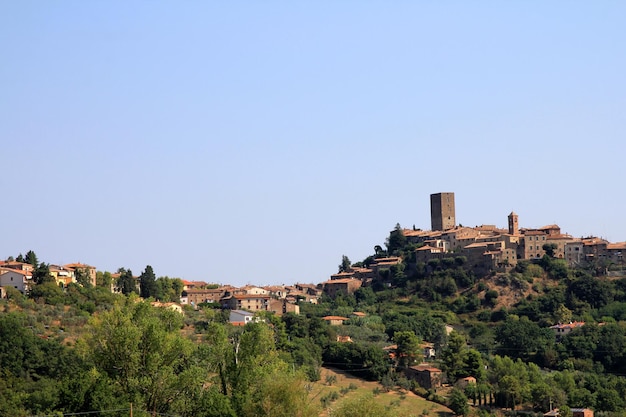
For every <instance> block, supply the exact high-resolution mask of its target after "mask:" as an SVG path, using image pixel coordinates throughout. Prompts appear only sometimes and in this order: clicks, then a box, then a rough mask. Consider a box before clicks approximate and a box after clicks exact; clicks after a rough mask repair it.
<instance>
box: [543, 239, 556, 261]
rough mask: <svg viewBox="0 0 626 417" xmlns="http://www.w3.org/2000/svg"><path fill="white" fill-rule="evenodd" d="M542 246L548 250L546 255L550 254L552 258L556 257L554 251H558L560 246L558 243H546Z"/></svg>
mask: <svg viewBox="0 0 626 417" xmlns="http://www.w3.org/2000/svg"><path fill="white" fill-rule="evenodd" d="M541 248H542V249H543V250H544V251H545V252H546V255H548V256H549V257H550V258H554V252H555V251H556V249H557V248H558V246H557V245H556V243H545V244H544V245H543V246H542V247H541Z"/></svg>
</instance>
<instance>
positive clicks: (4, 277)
mask: <svg viewBox="0 0 626 417" xmlns="http://www.w3.org/2000/svg"><path fill="white" fill-rule="evenodd" d="M32 284H33V276H32V274H31V273H30V272H29V271H24V270H21V269H3V268H0V286H1V287H13V288H15V289H16V290H18V291H19V292H21V293H22V294H28V292H29V291H30V288H31V286H32Z"/></svg>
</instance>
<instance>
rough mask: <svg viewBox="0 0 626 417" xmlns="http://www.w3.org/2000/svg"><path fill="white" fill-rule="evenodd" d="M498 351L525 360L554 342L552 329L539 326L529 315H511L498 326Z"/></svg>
mask: <svg viewBox="0 0 626 417" xmlns="http://www.w3.org/2000/svg"><path fill="white" fill-rule="evenodd" d="M496 342H498V344H499V347H498V349H497V352H499V353H500V354H503V355H509V356H511V357H514V358H521V359H524V360H528V359H530V358H531V357H532V356H533V355H534V354H536V353H537V351H539V350H540V349H545V348H546V347H547V346H549V345H550V344H552V343H553V342H554V334H553V333H552V331H551V330H550V329H547V328H542V327H539V325H538V324H537V323H534V322H532V321H530V320H529V319H528V318H527V317H521V318H517V317H515V316H509V317H508V318H507V319H506V320H505V321H504V322H503V323H501V324H500V325H498V326H497V327H496Z"/></svg>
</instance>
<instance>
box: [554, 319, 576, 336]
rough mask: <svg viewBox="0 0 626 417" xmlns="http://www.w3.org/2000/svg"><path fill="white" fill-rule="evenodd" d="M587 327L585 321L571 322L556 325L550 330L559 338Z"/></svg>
mask: <svg viewBox="0 0 626 417" xmlns="http://www.w3.org/2000/svg"><path fill="white" fill-rule="evenodd" d="M584 325H585V322H584V321H571V322H569V323H565V324H561V323H559V324H555V325H554V326H550V329H552V331H553V332H554V334H555V335H556V337H557V338H560V337H563V336H565V335H566V334H568V333H569V332H571V331H572V330H574V329H577V328H579V327H583V326H584Z"/></svg>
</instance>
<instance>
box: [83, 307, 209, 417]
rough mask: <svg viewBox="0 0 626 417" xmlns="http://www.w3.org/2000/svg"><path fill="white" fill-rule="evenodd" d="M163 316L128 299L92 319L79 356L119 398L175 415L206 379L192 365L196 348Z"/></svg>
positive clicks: (199, 368) (200, 370)
mask: <svg viewBox="0 0 626 417" xmlns="http://www.w3.org/2000/svg"><path fill="white" fill-rule="evenodd" d="M164 312H165V310H162V309H156V308H154V307H152V306H151V305H150V304H149V303H147V302H137V300H136V298H131V299H127V300H125V302H124V303H123V304H118V305H116V306H114V308H113V309H112V310H110V311H105V312H101V313H100V314H99V315H97V316H93V317H92V319H91V320H90V323H89V327H90V329H89V332H86V333H85V334H84V335H83V336H82V338H81V339H80V340H79V341H78V348H79V351H80V352H81V353H82V354H83V355H84V357H85V358H88V359H89V360H90V361H92V362H93V363H94V364H95V365H96V367H97V369H98V370H99V371H100V372H103V373H104V374H106V376H107V378H109V379H110V380H111V381H112V383H113V384H114V387H115V392H116V394H117V396H118V397H119V398H120V399H122V400H124V401H127V402H133V403H135V404H137V405H138V406H140V407H141V408H143V409H145V410H150V411H153V412H156V413H168V412H170V411H173V410H172V405H173V404H174V403H175V400H176V399H177V398H180V397H182V396H188V395H193V392H194V389H195V388H196V387H200V386H201V385H202V383H203V376H204V372H203V369H202V368H201V367H199V366H198V365H195V363H197V361H195V360H193V357H194V352H195V350H196V347H195V345H194V344H193V343H192V342H191V341H190V340H187V339H185V338H183V337H182V336H181V335H180V334H179V333H178V330H179V328H172V326H168V324H167V321H164V320H162V318H161V317H160V316H162V315H163V314H164ZM168 313H173V314H177V313H175V312H168ZM163 317H164V316H163Z"/></svg>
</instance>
